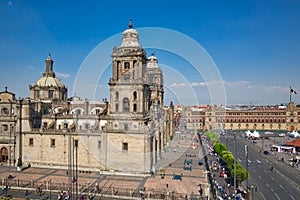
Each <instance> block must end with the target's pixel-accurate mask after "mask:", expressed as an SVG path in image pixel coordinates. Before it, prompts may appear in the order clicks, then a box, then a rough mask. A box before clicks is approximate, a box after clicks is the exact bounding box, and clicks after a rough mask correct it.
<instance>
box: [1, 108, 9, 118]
mask: <svg viewBox="0 0 300 200" xmlns="http://www.w3.org/2000/svg"><path fill="white" fill-rule="evenodd" d="M1 114H2V115H4V116H7V115H8V114H9V110H8V108H2V110H1Z"/></svg>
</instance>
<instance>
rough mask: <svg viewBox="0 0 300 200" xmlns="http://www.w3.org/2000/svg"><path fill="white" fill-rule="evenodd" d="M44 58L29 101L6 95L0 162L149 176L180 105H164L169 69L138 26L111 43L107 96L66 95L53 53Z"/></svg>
mask: <svg viewBox="0 0 300 200" xmlns="http://www.w3.org/2000/svg"><path fill="white" fill-rule="evenodd" d="M45 62H46V66H45V71H44V73H43V76H42V77H41V78H40V79H39V80H38V81H37V82H36V83H35V84H34V85H30V86H29V90H30V97H29V98H26V99H19V100H17V99H15V94H13V93H11V92H8V91H7V89H5V91H4V92H1V93H0V111H1V113H0V114H1V115H0V126H1V131H0V150H1V159H0V162H1V163H5V164H8V165H11V166H16V165H18V166H24V165H25V166H26V165H28V164H29V163H30V165H31V166H41V167H55V168H63V169H66V170H70V171H72V170H73V169H74V163H77V165H78V168H79V169H81V170H106V171H120V172H129V173H150V172H151V171H152V170H153V168H154V166H155V164H156V162H157V161H158V160H159V159H160V158H161V153H162V151H163V149H164V147H165V146H166V145H167V144H168V141H169V140H170V136H171V135H172V134H173V131H174V124H175V123H174V106H173V104H172V103H171V104H170V106H168V107H164V106H163V105H164V88H163V84H164V83H163V72H162V70H161V69H160V68H159V66H158V59H157V58H156V57H155V56H154V54H152V55H151V56H150V57H148V58H147V57H146V52H145V50H144V49H143V48H142V47H141V45H140V44H139V34H138V32H137V31H136V30H135V29H133V28H132V23H131V22H130V24H129V28H128V29H126V30H125V31H124V32H123V35H122V44H121V46H120V47H118V48H117V47H114V48H113V53H112V77H111V79H110V80H109V83H108V84H109V86H110V99H109V101H108V100H106V99H103V101H101V102H100V101H99V102H97V101H89V100H87V99H85V100H82V99H81V98H80V97H77V96H74V97H70V98H67V87H66V86H65V85H64V84H63V83H62V82H61V81H60V80H58V79H57V78H56V77H55V72H54V70H53V63H54V61H53V60H52V58H51V55H50V54H49V55H48V57H47V59H46V61H45ZM121 163H122V164H121Z"/></svg>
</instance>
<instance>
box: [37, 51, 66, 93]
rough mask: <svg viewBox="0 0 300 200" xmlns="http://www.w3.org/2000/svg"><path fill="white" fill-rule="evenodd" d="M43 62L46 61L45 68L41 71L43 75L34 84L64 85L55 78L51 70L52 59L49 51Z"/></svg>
mask: <svg viewBox="0 0 300 200" xmlns="http://www.w3.org/2000/svg"><path fill="white" fill-rule="evenodd" d="M45 62H46V69H45V71H44V73H43V77H42V78H40V79H39V80H38V81H37V82H36V84H35V85H36V86H39V87H59V88H63V87H65V86H64V84H62V82H61V81H60V80H58V79H57V78H55V73H54V71H53V62H54V61H53V60H52V58H51V55H50V53H49V54H48V57H47V59H46V60H45Z"/></svg>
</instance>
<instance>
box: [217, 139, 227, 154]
mask: <svg viewBox="0 0 300 200" xmlns="http://www.w3.org/2000/svg"><path fill="white" fill-rule="evenodd" d="M214 150H215V152H216V153H218V154H221V153H222V152H223V151H227V148H226V145H225V144H222V143H220V142H219V141H218V142H216V144H215V146H214Z"/></svg>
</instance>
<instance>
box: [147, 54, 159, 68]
mask: <svg viewBox="0 0 300 200" xmlns="http://www.w3.org/2000/svg"><path fill="white" fill-rule="evenodd" d="M147 60H148V62H147V68H159V67H158V64H157V63H158V60H157V57H155V56H154V53H152V54H151V56H150V57H149V58H148V59H147Z"/></svg>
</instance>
